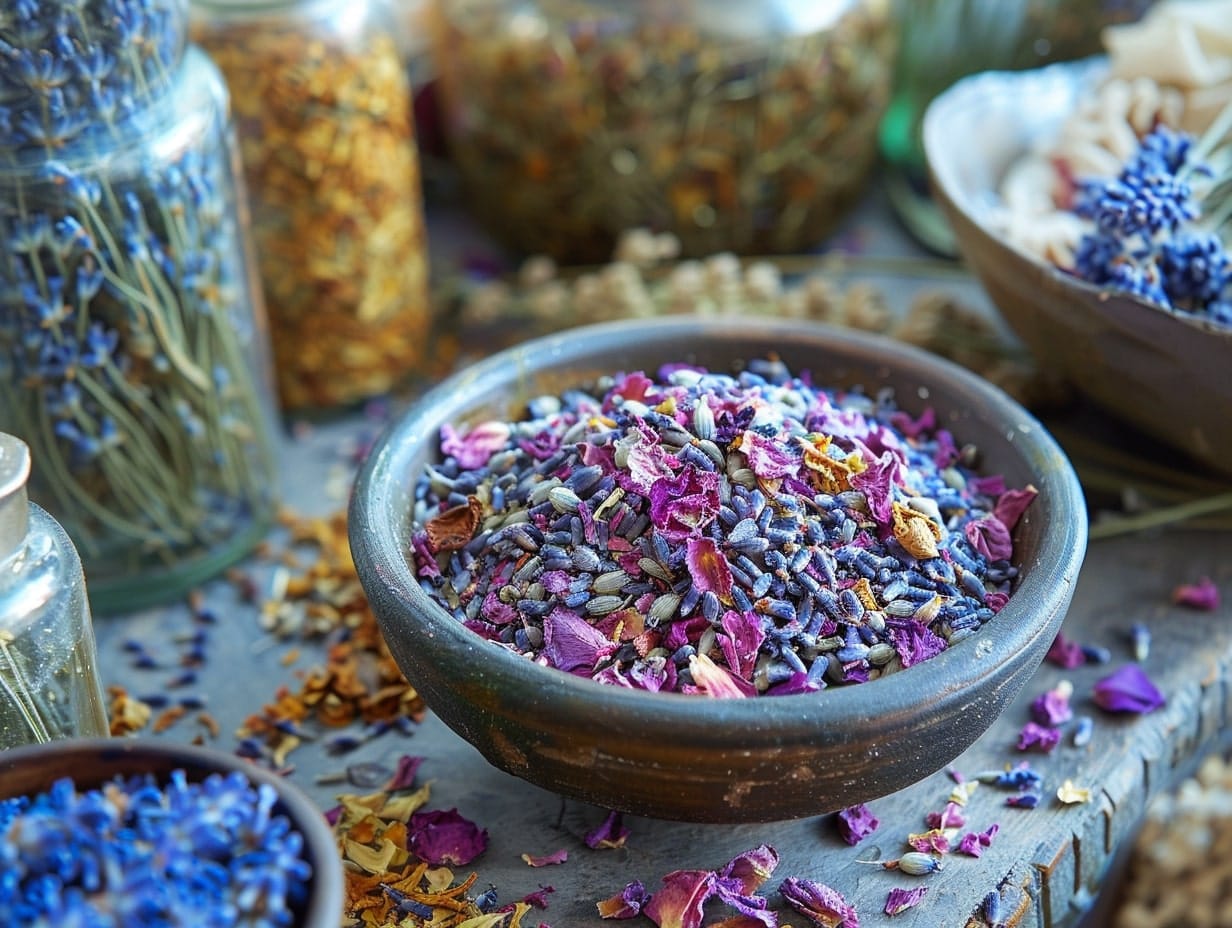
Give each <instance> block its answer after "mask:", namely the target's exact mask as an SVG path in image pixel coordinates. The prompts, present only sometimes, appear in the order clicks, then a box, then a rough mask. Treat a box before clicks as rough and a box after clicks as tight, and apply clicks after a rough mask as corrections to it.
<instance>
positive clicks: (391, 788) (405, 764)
mask: <svg viewBox="0 0 1232 928" xmlns="http://www.w3.org/2000/svg"><path fill="white" fill-rule="evenodd" d="M423 762H424V758H422V757H412V756H411V755H410V754H403V755H402V756H401V757H399V758H398V768H397V769H396V770H395V771H394V775H393V776H392V777H391V778H390V780H389V782H388V783H386V784H385V791H386V792H390V793H392V792H396V791H397V790H400V789H410V788H411V787H412V786H413V785H414V783H415V774H416V772H417V771H418V770H419V765H420V764H422V763H423Z"/></svg>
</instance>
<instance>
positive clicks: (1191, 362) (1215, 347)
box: [924, 58, 1232, 473]
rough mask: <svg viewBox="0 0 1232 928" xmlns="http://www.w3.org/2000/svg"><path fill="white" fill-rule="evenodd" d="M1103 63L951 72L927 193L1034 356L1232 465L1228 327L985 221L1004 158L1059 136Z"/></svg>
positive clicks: (928, 144)
mask: <svg viewBox="0 0 1232 928" xmlns="http://www.w3.org/2000/svg"><path fill="white" fill-rule="evenodd" d="M1106 67H1107V66H1106V63H1105V62H1104V60H1103V59H1102V58H1096V59H1091V60H1087V61H1082V62H1069V63H1063V64H1057V65H1051V66H1049V67H1046V68H1041V69H1038V70H1035V71H1015V72H986V73H984V74H979V75H975V76H973V77H969V78H966V79H964V80H962V81H959V82H958V83H957V84H955V85H954V86H953V87H952V88H950V89H949V90H948V91H946V92H945V93H944V94H942V95H941V96H940V97H938V98H937V99H936V100H935V101H933V103H932V104H931V105H930V106H929V109H928V112H927V114H926V116H925V122H924V147H925V153H926V155H927V159H928V166H929V171H930V174H931V176H932V180H933V191H934V195H935V196H936V198H937V200H938V201H939V202H940V204H941V206H942V209H943V211H944V212H945V213H946V215H947V217H948V218H949V220H950V223H951V225H952V227H953V229H954V234H955V238H956V240H957V241H958V245H959V249H960V251H961V252H962V254H963V257H964V258H965V259H966V260H967V261H968V263H969V264H970V265H971V267H972V269H973V270H974V271H975V273H976V275H977V276H978V277H979V278H980V281H981V283H982V284H983V285H984V287H985V288H986V289H987V290H988V293H989V295H990V297H991V298H992V300H993V302H994V303H995V304H996V305H997V307H998V309H999V310H1000V311H1001V313H1002V315H1003V316H1004V317H1005V319H1006V321H1007V322H1008V323H1009V324H1010V326H1011V328H1013V329H1014V331H1015V332H1016V333H1017V335H1018V336H1019V337H1020V338H1021V339H1022V340H1023V342H1024V343H1025V344H1026V346H1027V348H1028V349H1029V350H1030V351H1031V352H1032V354H1033V355H1034V356H1035V357H1036V359H1037V361H1038V362H1039V364H1040V365H1041V366H1042V367H1045V368H1047V369H1050V370H1054V371H1057V372H1058V373H1060V374H1061V375H1062V376H1064V377H1065V378H1066V379H1067V380H1068V381H1070V382H1071V383H1073V385H1074V386H1075V387H1077V388H1078V389H1079V390H1080V391H1081V392H1082V393H1084V394H1085V395H1087V396H1089V397H1090V398H1091V399H1092V400H1094V401H1095V402H1096V403H1097V404H1099V405H1100V406H1101V407H1103V408H1104V409H1106V410H1108V411H1110V412H1112V413H1114V414H1116V415H1117V416H1118V417H1119V418H1120V419H1122V420H1123V421H1126V422H1130V423H1133V424H1134V425H1136V426H1138V427H1139V428H1141V429H1143V430H1144V431H1146V432H1148V433H1149V434H1151V435H1153V436H1154V437H1156V438H1159V439H1161V440H1163V441H1164V442H1166V443H1168V444H1170V445H1172V446H1173V447H1176V448H1179V449H1181V450H1183V451H1185V452H1187V453H1189V454H1191V455H1192V456H1194V457H1195V458H1197V459H1199V460H1201V461H1202V462H1204V463H1205V464H1207V465H1209V466H1211V467H1212V468H1213V469H1216V470H1221V471H1223V472H1225V473H1227V472H1232V431H1230V430H1228V429H1227V428H1226V424H1225V423H1226V421H1227V417H1228V415H1229V413H1232V380H1230V379H1229V378H1227V377H1226V376H1225V374H1224V371H1225V368H1226V358H1227V354H1228V351H1229V350H1230V349H1232V331H1229V330H1228V329H1226V328H1221V327H1219V326H1215V325H1212V324H1211V323H1209V322H1207V321H1205V320H1202V319H1200V318H1195V317H1190V316H1185V315H1183V314H1178V313H1173V312H1169V311H1167V310H1164V309H1161V308H1160V307H1158V306H1154V305H1152V304H1150V303H1147V302H1144V301H1143V300H1140V299H1137V298H1135V297H1132V296H1129V295H1126V294H1124V293H1120V292H1109V291H1107V290H1104V289H1101V288H1100V287H1097V286H1095V285H1092V284H1089V283H1086V282H1085V281H1082V280H1079V279H1078V278H1076V277H1074V276H1073V275H1071V274H1067V273H1065V272H1063V271H1061V270H1060V269H1058V268H1056V267H1054V266H1052V265H1051V264H1049V263H1047V262H1045V261H1043V260H1041V259H1037V258H1034V257H1032V256H1030V255H1028V254H1026V253H1024V252H1021V251H1019V250H1018V249H1017V248H1015V247H1014V246H1012V245H1011V244H1010V243H1009V242H1008V241H1007V240H1006V239H1005V237H1004V236H1002V235H1001V234H1000V233H999V232H998V231H997V230H996V229H995V228H994V226H993V224H992V222H991V217H992V211H993V210H994V208H996V207H998V206H999V205H1000V204H999V197H998V194H997V190H998V188H999V186H1000V183H1001V181H1002V178H1003V177H1004V176H1005V174H1006V172H1007V171H1008V170H1009V168H1010V166H1011V165H1012V164H1013V162H1014V161H1015V160H1016V159H1017V158H1019V157H1020V156H1021V155H1023V154H1024V153H1026V152H1027V151H1028V150H1030V149H1031V148H1032V147H1033V146H1035V145H1037V144H1039V143H1041V142H1045V141H1047V140H1048V139H1050V138H1051V137H1053V136H1055V134H1056V133H1057V131H1058V130H1059V128H1060V126H1061V124H1062V122H1063V121H1064V120H1065V118H1066V117H1067V116H1068V115H1069V114H1070V112H1072V111H1073V109H1074V108H1075V106H1076V105H1077V104H1078V102H1079V100H1080V99H1081V98H1082V97H1083V95H1084V94H1085V93H1087V92H1089V90H1090V88H1091V87H1092V86H1093V85H1094V84H1095V83H1096V82H1097V81H1098V80H1099V79H1100V78H1101V77H1102V76H1103V75H1104V74H1105V72H1106ZM1191 396H1201V397H1203V402H1202V403H1200V404H1199V403H1191V402H1187V401H1186V400H1185V398H1186V397H1191Z"/></svg>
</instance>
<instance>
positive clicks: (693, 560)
mask: <svg viewBox="0 0 1232 928" xmlns="http://www.w3.org/2000/svg"><path fill="white" fill-rule="evenodd" d="M685 564H686V565H687V566H688V568H689V574H690V576H692V578H693V585H694V586H695V587H696V588H697V589H698V590H700V591H701V592H703V593H715V594H716V595H718V596H719V597H720V598H726V597H727V595H728V594H729V593H730V592H731V585H732V573H731V567H729V566H728V563H727V558H726V557H724V556H723V553H722V552H721V551H720V550H719V546H718V545H716V544H715V543H714V540H713V539H710V538H690V539H689V540H688V541H687V542H686V546H685Z"/></svg>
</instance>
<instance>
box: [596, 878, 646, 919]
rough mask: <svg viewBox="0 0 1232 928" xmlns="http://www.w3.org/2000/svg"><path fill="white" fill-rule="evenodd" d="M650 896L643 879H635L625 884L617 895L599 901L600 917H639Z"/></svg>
mask: <svg viewBox="0 0 1232 928" xmlns="http://www.w3.org/2000/svg"><path fill="white" fill-rule="evenodd" d="M649 898H650V894H649V893H648V892H646V887H645V885H644V884H643V883H642V881H641V880H634V881H633V882H632V883H627V884H625V888H624V889H622V890H621V891H620V892H619V893H617V894H616V895H615V896H612V897H610V898H608V899H604V900H603V901H602V902H599V903H597V906H598V909H599V917H600V918H618V919H625V918H637V916H639V915H640V914H642V907H643V906H645V905H646V900H647V899H649Z"/></svg>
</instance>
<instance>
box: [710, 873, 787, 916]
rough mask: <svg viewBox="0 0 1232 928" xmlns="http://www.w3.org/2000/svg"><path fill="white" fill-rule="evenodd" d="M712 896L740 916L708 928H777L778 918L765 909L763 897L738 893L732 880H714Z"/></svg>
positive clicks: (736, 886) (765, 904)
mask: <svg viewBox="0 0 1232 928" xmlns="http://www.w3.org/2000/svg"><path fill="white" fill-rule="evenodd" d="M714 894H715V895H716V896H717V897H718V898H719V900H720V901H721V902H723V903H724V904H726V905H728V906H731V908H733V909H735V910H736V911H737V912H739V913H740V914H739V915H734V916H732V917H731V918H725V919H723V921H721V922H715V923H712V924H711V926H710V928H778V924H779V917H778V915H776V914H775V913H774V912H772V911H770V909H769V908H767V904H768V903H767V902H766V899H765V897H763V896H756V895H744V894H742V893H740V892H739V888H738V885H737V884H736V882H735V881H734V880H724V879H722V878H719V879H717V880H715V884H714Z"/></svg>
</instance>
